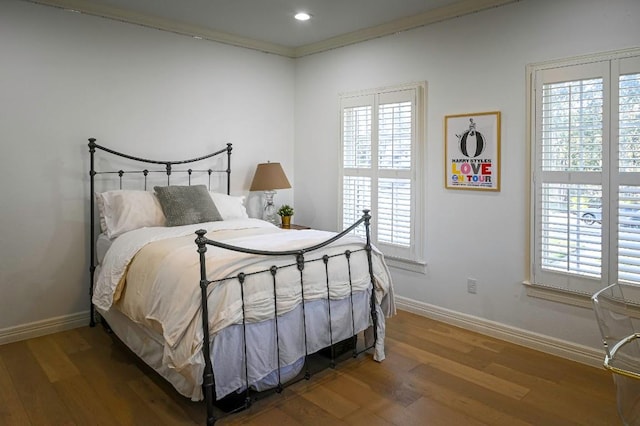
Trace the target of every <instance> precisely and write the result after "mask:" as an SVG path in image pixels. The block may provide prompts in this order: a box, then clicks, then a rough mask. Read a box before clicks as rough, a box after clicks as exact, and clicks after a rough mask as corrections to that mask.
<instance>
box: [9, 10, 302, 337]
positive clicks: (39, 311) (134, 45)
mask: <svg viewBox="0 0 640 426" xmlns="http://www.w3.org/2000/svg"><path fill="white" fill-rule="evenodd" d="M0 62H1V64H0V144H1V145H0V146H1V148H0V182H1V183H0V335H2V332H3V330H5V331H6V330H9V329H14V328H16V327H19V326H23V325H25V324H29V323H32V322H35V321H40V320H47V319H50V318H55V317H64V316H68V315H71V314H76V313H79V312H86V311H87V310H88V308H89V298H88V291H89V290H88V289H89V287H88V286H89V283H88V281H89V278H88V247H89V246H88V241H87V238H88V237H87V234H88V217H89V215H88V201H87V200H88V196H89V187H88V167H89V165H88V148H87V138H89V137H95V138H97V139H98V143H101V144H103V145H105V146H108V147H111V148H113V149H116V150H119V151H123V152H129V153H131V154H134V155H139V156H141V157H147V158H149V157H154V158H159V159H185V158H191V157H194V156H197V155H203V154H206V153H209V152H212V151H214V150H218V149H220V148H223V147H225V144H226V143H227V142H231V143H233V144H234V154H233V158H232V167H233V179H232V193H234V194H240V193H247V191H248V188H249V185H250V182H251V179H252V177H253V173H254V170H255V165H256V164H257V163H259V162H264V161H267V160H271V161H280V162H281V163H282V164H283V167H284V169H285V171H286V172H287V174H288V175H289V178H290V179H291V180H293V179H294V175H293V151H292V146H293V136H294V126H293V122H292V117H293V116H294V72H295V68H294V63H293V61H292V60H290V59H285V58H282V57H278V56H274V55H267V54H263V53H259V52H255V51H251V50H247V49H240V48H235V47H230V46H225V45H221V44H217V43H212V42H208V41H202V40H195V39H192V38H190V37H184V36H179V35H175V34H172V33H168V32H163V31H158V30H154V29H149V28H143V27H140V26H135V25H130V24H124V23H120V22H116V21H111V20H107V19H102V18H97V17H92V16H87V15H81V14H77V13H71V12H66V11H63V10H60V9H55V8H51V7H46V6H39V5H34V4H31V3H27V2H21V1H14V0H9V1H6V0H5V1H2V2H0ZM292 197H293V191H291V190H286V191H281V192H280V193H279V194H278V201H279V202H285V201H289V200H290V199H292Z"/></svg>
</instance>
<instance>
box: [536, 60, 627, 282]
mask: <svg viewBox="0 0 640 426" xmlns="http://www.w3.org/2000/svg"><path fill="white" fill-rule="evenodd" d="M534 79H535V80H534V86H535V91H534V97H535V101H534V102H535V118H534V124H533V125H534V135H535V143H534V147H533V154H534V155H533V161H534V164H533V170H534V173H533V179H532V185H533V191H532V193H533V198H532V200H533V204H534V211H533V217H534V221H533V227H532V229H533V233H532V240H533V250H534V254H533V265H532V283H533V284H537V285H542V286H549V287H553V288H557V289H561V290H566V291H570V292H574V293H582V294H586V295H591V294H593V293H594V292H596V291H597V290H599V289H600V288H602V287H604V286H606V285H608V284H610V283H612V282H616V281H620V282H625V283H628V284H636V285H640V60H639V59H638V57H632V58H622V59H617V58H607V59H606V60H600V61H591V62H589V63H584V64H578V65H571V66H559V67H556V68H548V69H541V70H538V71H536V72H535V74H534Z"/></svg>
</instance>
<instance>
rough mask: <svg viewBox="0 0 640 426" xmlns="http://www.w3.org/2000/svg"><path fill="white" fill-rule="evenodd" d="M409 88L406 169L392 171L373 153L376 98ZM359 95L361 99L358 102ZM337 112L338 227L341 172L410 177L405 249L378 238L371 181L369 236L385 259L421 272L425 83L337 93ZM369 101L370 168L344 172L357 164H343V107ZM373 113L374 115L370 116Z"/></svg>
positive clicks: (341, 225) (340, 220) (390, 96)
mask: <svg viewBox="0 0 640 426" xmlns="http://www.w3.org/2000/svg"><path fill="white" fill-rule="evenodd" d="M406 91H413V111H412V119H413V123H412V124H413V136H412V143H411V166H410V169H409V170H407V171H394V170H383V169H380V168H378V164H377V155H378V126H377V123H378V121H377V115H378V113H379V111H378V109H377V108H378V106H379V103H378V99H380V98H381V97H382V98H383V99H386V101H385V103H389V102H390V101H388V100H389V99H393V97H394V92H406ZM359 99H362V100H363V102H358V100H359ZM365 99H369V100H370V102H369V103H367V102H364V100H365ZM338 103H339V108H338V113H339V123H340V125H339V135H338V137H339V138H340V143H339V150H340V151H339V153H338V159H339V162H340V164H339V179H338V181H339V188H338V194H339V196H338V209H337V215H338V227H339V229H343V228H344V226H345V225H349V224H344V223H343V215H344V208H343V205H344V186H343V185H344V179H345V176H361V177H370V178H371V180H372V181H373V180H374V179H379V178H383V179H384V178H388V177H394V176H399V177H402V178H407V179H410V181H411V192H412V194H411V208H410V210H411V231H410V238H411V244H410V245H409V247H408V248H407V249H406V250H402V249H400V250H394V249H393V246H391V245H388V244H385V243H380V242H379V241H378V228H377V216H376V215H377V212H376V210H377V202H378V194H377V193H375V194H374V190H373V188H374V187H377V186H375V185H373V183H372V190H371V194H370V197H371V206H370V208H371V211H372V216H373V218H372V223H371V238H372V242H373V244H374V245H376V247H378V248H379V249H380V250H382V251H383V253H385V259H386V260H387V263H388V264H389V265H390V266H393V267H397V268H401V269H405V270H410V271H414V272H421V273H424V272H425V266H426V263H425V261H424V243H423V242H424V238H423V235H424V234H423V230H424V227H423V222H424V220H423V218H424V214H423V212H424V207H423V204H424V203H423V200H424V187H425V186H424V183H423V182H424V176H425V174H424V168H425V164H426V161H425V158H424V152H425V150H424V144H425V123H426V115H425V105H426V83H425V82H418V83H410V84H403V85H398V86H389V87H382V88H376V89H369V90H361V91H356V92H346V93H340V94H339V96H338ZM365 104H368V105H371V106H372V122H371V133H372V136H371V139H372V140H371V156H372V164H371V169H370V170H363V169H360V170H358V171H357V172H356V173H345V172H346V171H349V170H352V171H353V170H357V168H350V167H347V168H346V167H345V165H344V108H348V107H354V106H357V105H365ZM374 116H375V117H374Z"/></svg>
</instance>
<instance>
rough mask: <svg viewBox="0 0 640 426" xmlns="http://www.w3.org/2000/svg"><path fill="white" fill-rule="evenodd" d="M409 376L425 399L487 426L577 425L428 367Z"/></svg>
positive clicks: (531, 405)
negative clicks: (528, 425)
mask: <svg viewBox="0 0 640 426" xmlns="http://www.w3.org/2000/svg"><path fill="white" fill-rule="evenodd" d="M413 373H414V376H413V380H414V381H415V382H414V385H415V386H416V387H417V388H418V389H420V391H421V392H422V393H423V394H424V395H425V396H427V397H429V398H432V399H434V400H437V401H439V402H441V403H443V404H445V405H448V406H449V407H451V408H454V409H457V410H459V411H462V412H464V413H465V414H467V415H468V416H470V417H473V418H475V419H477V420H480V421H484V422H487V423H488V424H491V425H504V426H512V425H513V426H515V425H526V424H534V425H545V426H553V425H558V426H560V425H577V424H578V423H577V422H575V421H572V420H571V419H569V418H564V417H562V416H559V415H557V413H554V412H552V411H550V410H549V408H548V407H546V406H538V405H535V404H530V403H528V402H527V401H524V400H515V399H513V398H509V397H507V396H505V395H501V394H499V393H496V392H491V391H488V390H487V389H486V388H483V387H481V386H479V385H476V384H474V383H470V382H467V381H466V380H464V379H462V378H460V377H458V376H454V375H451V374H449V373H447V372H444V371H441V370H438V369H436V368H433V367H431V366H428V365H422V366H420V367H419V368H416V369H415V370H414V371H413Z"/></svg>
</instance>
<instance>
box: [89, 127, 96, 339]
mask: <svg viewBox="0 0 640 426" xmlns="http://www.w3.org/2000/svg"><path fill="white" fill-rule="evenodd" d="M95 152H96V139H95V138H89V157H90V163H91V168H90V170H89V177H90V179H91V185H90V191H91V192H90V193H89V197H90V198H91V213H90V214H91V218H90V223H91V225H90V226H91V230H90V231H89V235H90V237H89V238H91V240H90V241H89V246H90V247H91V260H90V262H89V306H90V308H89V326H90V327H95V325H96V319H95V315H96V312H95V307H94V306H93V276H94V274H95V271H96V264H95V262H96V261H95V257H96V254H95V239H94V238H95V235H94V234H95V230H94V226H95V203H96V200H95V197H94V195H93V194H94V192H95V187H94V185H95V183H94V179H93V178H94V176H95V175H96V171H95V169H94V164H93V156H94V154H95Z"/></svg>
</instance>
